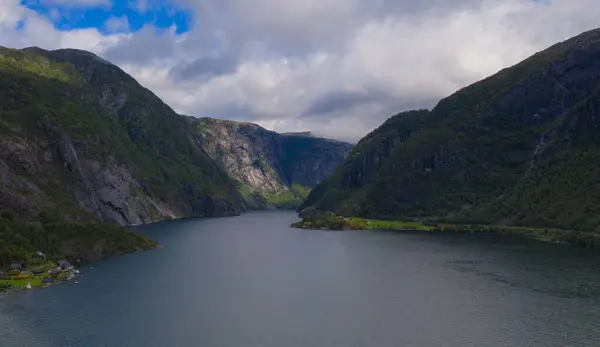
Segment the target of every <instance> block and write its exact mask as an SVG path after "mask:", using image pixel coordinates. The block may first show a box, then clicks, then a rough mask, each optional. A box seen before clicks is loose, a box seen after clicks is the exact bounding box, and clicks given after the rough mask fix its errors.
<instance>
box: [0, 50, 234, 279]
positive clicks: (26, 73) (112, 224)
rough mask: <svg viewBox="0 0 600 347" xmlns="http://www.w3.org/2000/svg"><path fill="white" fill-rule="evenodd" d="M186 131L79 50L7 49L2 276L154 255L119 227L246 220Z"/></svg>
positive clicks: (0, 112)
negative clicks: (54, 259) (13, 268)
mask: <svg viewBox="0 0 600 347" xmlns="http://www.w3.org/2000/svg"><path fill="white" fill-rule="evenodd" d="M244 209H245V206H244V201H243V198H242V197H241V195H240V194H239V193H238V191H237V188H236V185H235V181H234V180H232V179H231V178H230V177H229V175H228V174H227V172H226V171H224V170H223V169H222V168H221V167H220V165H219V164H218V163H216V162H215V161H214V160H212V159H211V158H210V157H209V156H208V154H207V153H206V152H205V151H204V149H203V148H201V147H199V146H198V145H197V144H196V143H195V142H194V141H193V140H192V138H191V134H190V133H189V129H188V123H187V121H186V120H185V118H184V117H182V116H180V115H178V114H176V113H175V112H173V110H171V109H170V108H169V107H168V106H167V105H165V104H164V103H163V102H162V101H161V100H160V99H159V98H157V97H156V96H155V95H154V94H152V93H151V92H150V91H149V90H147V89H145V88H143V87H142V86H140V85H139V84H138V83H137V82H136V81H135V80H134V79H133V78H131V77H130V76H129V75H127V74H126V73H125V72H123V71H122V70H120V69H119V68H118V67H116V66H114V65H112V64H110V63H108V62H106V61H104V60H102V59H100V58H99V57H97V56H95V55H93V54H91V53H88V52H83V51H77V50H59V51H53V52H48V51H44V50H41V49H37V48H30V49H25V50H12V49H7V48H0V267H1V266H3V265H6V264H7V263H8V262H10V261H24V260H26V259H27V253H28V252H29V253H31V252H33V251H35V250H42V251H44V252H47V253H48V254H51V255H53V256H65V255H66V256H70V257H72V258H76V259H81V258H83V259H98V258H101V257H104V256H107V255H110V254H113V253H119V252H128V251H134V250H140V249H148V248H152V247H154V246H155V243H153V242H151V241H149V240H148V239H146V238H144V237H143V236H141V235H138V234H135V233H133V232H131V231H127V230H125V229H123V228H120V227H118V225H121V226H125V225H135V224H142V223H148V222H152V221H158V220H162V219H170V218H178V217H188V216H199V217H208V216H228V215H236V214H239V213H241V212H242V211H244Z"/></svg>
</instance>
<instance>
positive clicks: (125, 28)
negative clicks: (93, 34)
mask: <svg viewBox="0 0 600 347" xmlns="http://www.w3.org/2000/svg"><path fill="white" fill-rule="evenodd" d="M104 30H105V31H107V32H109V33H119V32H125V33H127V32H129V31H130V27H129V20H128V19H127V17H126V16H121V17H110V18H109V19H107V20H106V21H105V22H104Z"/></svg>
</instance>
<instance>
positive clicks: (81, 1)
mask: <svg viewBox="0 0 600 347" xmlns="http://www.w3.org/2000/svg"><path fill="white" fill-rule="evenodd" d="M41 3H43V4H44V5H61V6H66V7H92V6H110V0H41Z"/></svg>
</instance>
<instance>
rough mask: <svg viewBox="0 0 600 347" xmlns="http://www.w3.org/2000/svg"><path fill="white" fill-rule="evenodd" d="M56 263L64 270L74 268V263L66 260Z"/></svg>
mask: <svg viewBox="0 0 600 347" xmlns="http://www.w3.org/2000/svg"><path fill="white" fill-rule="evenodd" d="M56 265H57V266H58V267H59V268H60V270H63V271H66V270H71V269H72V268H73V265H71V263H69V262H68V261H66V260H59V261H57V262H56Z"/></svg>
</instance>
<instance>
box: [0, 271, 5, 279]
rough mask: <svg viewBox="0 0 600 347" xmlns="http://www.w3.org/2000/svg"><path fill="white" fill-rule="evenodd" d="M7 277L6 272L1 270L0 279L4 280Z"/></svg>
mask: <svg viewBox="0 0 600 347" xmlns="http://www.w3.org/2000/svg"><path fill="white" fill-rule="evenodd" d="M5 278H6V276H5V275H4V272H2V271H0V280H3V279H5Z"/></svg>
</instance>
